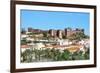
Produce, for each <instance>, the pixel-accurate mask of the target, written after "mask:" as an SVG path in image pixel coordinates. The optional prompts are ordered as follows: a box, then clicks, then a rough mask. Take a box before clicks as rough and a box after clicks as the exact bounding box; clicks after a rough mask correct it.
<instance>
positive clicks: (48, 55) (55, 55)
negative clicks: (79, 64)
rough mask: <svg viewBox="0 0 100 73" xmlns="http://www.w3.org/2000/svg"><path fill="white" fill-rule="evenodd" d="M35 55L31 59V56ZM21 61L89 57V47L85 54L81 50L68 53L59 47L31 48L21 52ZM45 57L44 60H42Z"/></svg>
mask: <svg viewBox="0 0 100 73" xmlns="http://www.w3.org/2000/svg"><path fill="white" fill-rule="evenodd" d="M33 56H34V57H35V59H34V60H33V59H32V57H33ZM21 57H22V58H23V60H22V62H40V61H42V62H44V61H68V60H86V59H89V49H88V50H87V52H86V53H85V54H83V52H82V51H79V52H74V53H70V52H69V51H68V50H63V51H60V50H59V49H54V48H52V49H49V48H46V49H45V50H43V49H39V50H38V49H33V50H26V51H24V52H23V53H21ZM44 59H45V60H44Z"/></svg>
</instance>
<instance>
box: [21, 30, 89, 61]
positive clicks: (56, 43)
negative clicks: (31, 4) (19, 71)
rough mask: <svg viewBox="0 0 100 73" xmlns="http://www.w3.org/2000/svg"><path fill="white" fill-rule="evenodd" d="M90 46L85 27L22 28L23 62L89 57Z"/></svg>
mask: <svg viewBox="0 0 100 73" xmlns="http://www.w3.org/2000/svg"><path fill="white" fill-rule="evenodd" d="M89 48H90V39H89V36H88V35H85V33H84V29H79V28H76V29H72V28H65V29H63V30H61V29H49V30H42V29H34V28H28V29H27V30H25V29H22V30H21V62H45V61H63V60H82V59H89ZM76 54H77V55H76ZM78 54H80V55H81V56H83V57H84V58H83V57H80V56H79V55H78Z"/></svg>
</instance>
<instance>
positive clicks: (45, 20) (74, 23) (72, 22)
mask: <svg viewBox="0 0 100 73" xmlns="http://www.w3.org/2000/svg"><path fill="white" fill-rule="evenodd" d="M89 20H90V14H89V13H83V12H61V11H59V12H58V11H57V12H56V11H39V10H38V11H37V10H21V28H24V29H26V30H27V28H29V27H32V28H34V29H42V30H48V29H61V30H64V29H65V28H68V27H70V28H72V29H75V28H80V29H84V30H85V34H86V35H89V33H90V32H89V27H90V26H89V25H90V23H89Z"/></svg>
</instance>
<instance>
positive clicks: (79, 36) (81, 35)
mask: <svg viewBox="0 0 100 73" xmlns="http://www.w3.org/2000/svg"><path fill="white" fill-rule="evenodd" d="M87 38H89V36H88V35H85V34H84V33H81V32H80V33H75V34H73V35H71V36H70V37H68V39H69V40H81V39H87Z"/></svg>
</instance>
